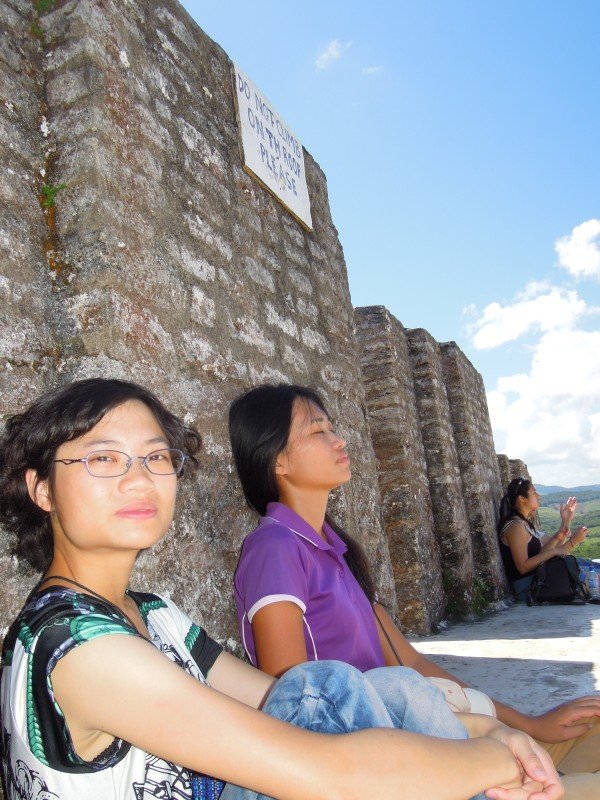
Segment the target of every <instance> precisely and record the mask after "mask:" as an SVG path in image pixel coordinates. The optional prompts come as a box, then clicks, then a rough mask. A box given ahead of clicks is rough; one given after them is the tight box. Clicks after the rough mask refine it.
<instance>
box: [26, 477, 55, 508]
mask: <svg viewBox="0 0 600 800" xmlns="http://www.w3.org/2000/svg"><path fill="white" fill-rule="evenodd" d="M25 483H26V484H27V491H28V492H29V497H31V499H32V501H33V502H34V503H35V504H36V506H39V507H40V508H41V509H42V511H48V512H50V511H52V500H51V499H50V487H49V486H48V481H47V480H45V481H41V480H40V479H39V478H38V474H37V472H36V470H34V469H28V470H27V472H26V473H25Z"/></svg>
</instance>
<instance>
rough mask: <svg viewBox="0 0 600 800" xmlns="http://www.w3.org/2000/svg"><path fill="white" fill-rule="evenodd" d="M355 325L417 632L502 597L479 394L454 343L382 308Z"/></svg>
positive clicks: (361, 314) (404, 612) (484, 411)
mask: <svg viewBox="0 0 600 800" xmlns="http://www.w3.org/2000/svg"><path fill="white" fill-rule="evenodd" d="M354 318H355V333H356V337H357V341H358V343H359V346H360V351H361V366H362V374H363V381H364V384H365V394H366V400H367V409H368V413H369V420H370V427H371V435H372V438H373V445H374V448H375V454H376V456H377V461H378V467H379V486H380V490H381V495H382V509H383V519H384V525H385V529H386V533H387V536H388V541H389V544H390V551H391V553H392V564H393V567H394V577H395V580H396V595H397V598H398V606H399V616H400V618H401V619H402V622H403V624H404V627H405V628H406V629H408V630H412V631H415V632H418V633H422V632H426V631H427V630H428V628H431V627H432V626H435V624H436V623H437V622H439V620H440V619H442V618H443V617H446V616H461V615H464V614H467V613H469V611H470V610H471V609H479V608H481V607H482V606H484V605H485V604H487V603H489V602H491V601H496V600H501V599H503V598H505V597H506V595H507V586H506V580H505V576H504V571H503V568H502V563H501V560H500V555H499V551H498V544H497V535H496V522H497V513H498V502H499V498H500V494H501V490H500V470H499V462H498V461H497V458H496V455H495V452H494V442H493V437H492V431H491V425H490V419H489V413H488V408H487V401H486V396H485V389H484V386H483V381H482V379H481V376H480V375H479V373H478V372H477V371H476V370H475V369H474V368H473V366H472V365H471V363H470V362H469V361H468V359H467V358H466V357H465V355H464V354H463V353H462V352H461V350H460V349H459V348H458V347H457V345H456V344H455V343H454V342H449V343H447V344H442V345H439V344H438V343H437V342H436V341H435V340H434V339H433V338H432V337H431V336H430V335H429V334H428V333H427V331H424V330H422V329H417V330H406V329H405V328H404V327H403V326H402V324H401V323H400V322H399V321H398V320H397V319H395V317H393V316H392V315H391V314H390V313H389V311H387V309H385V308H384V307H383V306H371V307H368V308H358V309H355V312H354Z"/></svg>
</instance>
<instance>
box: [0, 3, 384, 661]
mask: <svg viewBox="0 0 600 800" xmlns="http://www.w3.org/2000/svg"><path fill="white" fill-rule="evenodd" d="M0 9H1V14H2V17H1V19H2V23H3V28H4V32H3V37H2V40H1V41H2V50H1V51H0V75H1V80H2V89H1V102H0V112H1V119H2V128H1V133H0V135H1V137H2V138H1V140H0V146H1V147H2V155H3V157H4V158H5V159H6V163H7V164H8V165H9V172H8V173H2V176H1V177H0V195H1V197H2V201H3V206H4V207H5V208H3V213H2V222H1V225H2V228H1V230H2V234H1V237H0V246H1V247H2V248H3V253H5V254H6V258H4V259H3V266H2V269H3V273H2V277H1V278H0V288H1V290H2V293H3V298H5V305H4V308H5V309H6V311H5V314H6V315H7V316H6V317H5V319H6V321H7V323H8V324H7V326H6V330H4V331H3V333H2V336H3V341H2V370H1V374H0V397H1V398H2V410H3V413H4V414H10V413H13V412H15V411H17V410H18V409H20V408H22V407H23V405H24V404H25V403H27V402H28V401H29V400H30V399H31V398H32V397H33V396H35V395H36V394H37V393H38V392H39V391H40V390H42V389H44V388H46V387H49V386H53V385H56V384H58V383H63V382H66V381H69V380H71V379H77V378H82V377H88V376H93V375H112V376H117V377H123V378H128V379H133V380H136V381H139V382H141V383H143V384H146V385H148V386H150V387H151V388H153V389H154V390H155V391H156V392H157V393H158V395H159V396H160V397H161V398H163V399H164V400H165V401H166V402H167V404H168V405H169V406H170V407H172V408H173V410H175V411H176V412H178V413H180V414H184V415H185V417H186V420H187V422H188V423H192V424H194V425H196V426H197V427H198V428H199V430H200V431H201V433H202V434H203V437H204V442H205V447H204V454H203V456H202V466H201V469H200V472H199V474H198V476H197V478H195V479H194V481H193V482H192V483H191V484H189V485H188V486H187V487H185V486H184V485H182V489H183V491H182V495H181V497H180V502H179V517H178V518H179V521H178V523H177V524H176V526H175V527H174V529H173V531H172V532H171V533H170V535H169V536H167V537H166V539H165V540H164V541H163V542H162V543H161V544H160V546H158V547H157V548H156V549H155V551H154V552H153V553H152V554H151V555H147V556H145V557H143V558H142V559H141V560H140V562H139V566H138V568H137V572H136V576H135V585H137V586H138V587H152V588H153V589H154V590H159V591H162V592H166V593H168V594H170V595H171V596H172V597H173V598H174V599H175V600H176V601H177V602H178V603H180V604H181V605H182V606H183V608H184V609H185V610H186V611H188V612H189V613H190V614H192V615H193V616H194V617H195V618H197V619H199V621H201V622H204V624H205V625H206V626H207V627H208V628H209V630H210V631H211V632H213V633H214V634H215V635H217V636H218V637H219V638H220V639H222V640H227V639H229V640H230V644H231V645H232V646H233V645H234V640H235V639H237V633H236V626H235V621H234V614H233V605H232V584H231V576H232V572H233V569H234V567H235V564H236V560H237V556H238V551H239V546H240V543H241V540H242V538H243V536H244V535H245V533H246V532H248V530H250V529H251V527H252V526H253V524H254V521H253V518H252V516H251V515H250V514H249V513H247V512H246V511H245V510H244V506H243V502H242V497H241V492H240V490H239V489H238V486H237V481H236V479H235V477H234V475H233V472H232V468H231V465H230V460H229V447H228V443H227V437H226V408H227V405H228V403H229V401H230V400H231V399H232V398H233V397H234V396H236V395H237V394H238V393H239V392H240V391H241V390H242V389H244V388H246V387H248V386H249V385H252V384H254V383H256V382H259V381H279V380H291V381H295V382H301V383H305V384H310V385H313V386H315V387H316V388H318V389H319V390H321V391H322V392H323V394H324V395H325V397H326V400H327V402H328V404H329V405H330V407H331V409H332V413H333V414H335V416H336V418H337V419H339V420H340V428H341V430H342V431H343V433H344V435H345V436H346V437H347V439H348V447H349V450H350V452H351V454H352V460H353V473H354V478H353V480H352V482H351V484H350V485H349V487H348V488H347V489H345V490H344V491H342V492H340V493H339V497H338V498H337V499H336V504H335V505H336V508H335V511H336V513H337V515H338V517H339V519H340V521H341V522H342V524H343V525H345V526H346V528H347V530H348V531H349V532H350V533H351V534H354V535H356V536H357V537H358V538H359V539H360V540H361V541H362V542H363V544H364V545H365V546H366V548H367V550H368V553H369V555H370V557H371V559H372V562H373V564H374V571H375V574H376V578H377V581H378V584H379V590H380V593H381V595H382V597H383V598H384V599H385V600H386V601H387V602H388V603H390V604H391V606H392V608H394V606H395V594H394V585H393V580H392V573H391V565H390V558H389V551H388V548H387V543H386V541H385V537H384V535H383V532H382V527H381V521H380V499H379V491H378V485H377V475H376V466H375V459H374V455H373V449H372V445H371V441H370V437H369V433H368V424H367V419H366V412H365V405H364V393H363V388H362V383H361V380H360V372H359V367H358V363H357V352H356V347H355V342H354V339H353V336H352V314H353V311H352V306H351V303H350V295H349V290H348V281H347V275H346V267H345V263H344V257H343V252H342V248H341V246H340V242H339V240H338V237H337V232H336V229H335V227H334V225H333V222H332V219H331V214H330V210H329V205H328V198H327V187H326V181H325V177H324V175H323V173H322V171H321V170H320V168H319V166H318V165H317V164H316V163H315V162H314V160H313V159H312V158H311V157H310V155H309V154H308V153H305V161H306V171H307V179H308V186H309V193H310V197H311V202H312V210H313V219H314V220H315V223H314V231H313V232H312V233H308V232H306V231H305V230H304V229H303V228H302V227H301V226H300V225H299V224H298V223H297V222H296V221H295V220H294V219H293V218H292V217H291V216H290V215H289V214H288V213H287V212H286V211H285V210H284V209H283V208H282V207H281V206H280V204H279V203H278V202H277V201H276V200H275V199H274V198H273V197H272V196H271V195H270V194H269V193H268V192H267V191H265V190H264V189H263V188H262V187H261V186H260V185H258V184H257V183H256V182H254V181H253V180H252V179H251V178H249V177H248V175H247V174H246V173H245V172H244V171H243V169H242V165H241V163H240V156H239V147H238V132H237V127H236V122H235V113H234V99H233V91H232V80H231V72H230V70H231V64H230V61H229V59H228V57H227V55H226V54H225V53H224V52H223V50H222V49H221V48H220V47H219V46H218V45H217V44H215V43H214V42H213V41H211V40H210V39H209V38H208V37H207V36H206V35H205V34H204V33H203V32H202V31H201V30H200V29H199V28H198V27H197V25H196V24H195V23H194V22H193V21H192V20H191V19H190V17H189V16H188V15H187V14H186V13H185V11H184V10H183V9H182V8H181V6H179V5H178V3H176V2H174V0H164V2H156V1H151V0H129V2H127V3H123V2H121V1H120V0H70V1H69V2H61V0H57V2H56V3H55V4H54V5H53V7H52V9H51V10H50V11H49V12H47V13H43V14H41V15H40V16H39V17H38V16H37V14H35V13H34V6H33V4H31V3H26V2H19V0H2V1H1V2H0ZM41 170H45V173H44V174H42V173H41ZM63 183H64V184H66V188H64V189H62V190H61V191H59V192H57V193H56V200H55V204H54V205H53V207H52V208H51V209H49V210H46V212H44V211H43V210H42V208H41V206H40V202H39V196H40V195H41V192H42V185H43V184H46V186H47V187H58V186H59V185H60V184H63ZM46 191H48V190H46ZM331 308H335V314H332V313H330V310H329V309H331ZM3 544H4V545H5V546H6V542H5V541H4V539H3ZM4 553H5V554H4V556H3V560H2V564H1V566H2V569H3V579H2V589H1V592H2V612H1V617H2V618H1V623H0V624H1V625H2V626H5V625H6V623H7V622H8V620H9V619H10V618H12V616H13V615H14V613H15V611H16V610H17V607H18V606H19V604H20V602H21V600H22V598H23V594H24V591H25V590H26V588H27V586H28V585H30V584H31V583H32V582H33V580H34V576H33V575H32V574H31V572H30V571H28V570H27V568H26V567H25V566H24V565H23V564H20V565H15V564H14V563H13V561H12V560H11V559H10V557H9V556H8V555H7V550H6V549H5V550H4ZM13 575H15V576H17V577H15V578H14V579H13V578H12V577H10V576H13ZM7 576H9V577H8V579H7Z"/></svg>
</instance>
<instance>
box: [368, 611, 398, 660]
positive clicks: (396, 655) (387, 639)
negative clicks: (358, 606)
mask: <svg viewBox="0 0 600 800" xmlns="http://www.w3.org/2000/svg"><path fill="white" fill-rule="evenodd" d="M375 606H376V603H373V613H374V614H375V619H376V620H377V624H378V625H379V627H380V628H381V630H382V631H383V635H384V636H385V638H386V641H387V643H388V644H389V646H390V648H391V651H392V653H393V654H394V658H395V659H396V661H397V662H398V666H399V667H402V666H404V664H403V662H402V659H401V658H400V656H399V655H398V651H397V650H396V648H395V647H394V645H393V643H392V640H391V639H390V637H389V634H388V632H387V631H386V629H385V627H384V624H383V622H382V621H381V620H380V619H379V614H378V613H377V609H376V608H375Z"/></svg>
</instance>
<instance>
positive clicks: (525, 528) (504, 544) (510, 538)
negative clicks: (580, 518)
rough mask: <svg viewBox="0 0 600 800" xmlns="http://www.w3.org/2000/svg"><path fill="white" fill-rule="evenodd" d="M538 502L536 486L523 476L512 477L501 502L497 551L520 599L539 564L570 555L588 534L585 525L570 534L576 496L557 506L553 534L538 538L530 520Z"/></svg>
mask: <svg viewBox="0 0 600 800" xmlns="http://www.w3.org/2000/svg"><path fill="white" fill-rule="evenodd" d="M539 505H540V503H539V495H538V493H537V492H536V490H535V486H534V485H533V484H532V483H531V481H528V480H527V479H526V478H515V479H514V480H512V481H511V482H510V483H509V484H508V487H507V489H506V492H505V493H504V496H503V497H502V500H501V502H500V519H499V520H498V536H499V538H500V552H501V554H502V560H503V562H504V568H505V570H506V576H507V578H508V580H509V581H510V583H511V586H512V589H513V592H514V593H515V596H516V597H517V599H519V600H524V599H525V597H526V595H527V590H528V589H529V586H530V585H531V580H532V578H533V576H534V574H535V570H536V568H537V567H539V565H540V564H543V563H544V562H546V561H549V560H550V559H551V558H554V557H555V556H564V555H569V554H570V553H571V552H572V550H573V548H575V547H577V545H578V544H581V542H583V541H584V539H585V537H586V536H587V528H586V527H585V525H581V526H579V527H578V528H577V530H576V531H575V532H574V533H573V534H571V531H570V527H571V522H572V520H573V517H574V516H575V509H576V508H577V499H576V498H575V497H569V498H568V500H567V502H566V503H564V505H561V507H560V518H561V526H560V528H559V529H558V530H557V531H556V533H555V534H554V535H553V536H546V535H543V536H541V537H540V535H539V534H538V532H537V530H536V528H535V525H534V523H533V519H534V517H535V513H536V511H537V510H538V508H539Z"/></svg>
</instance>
